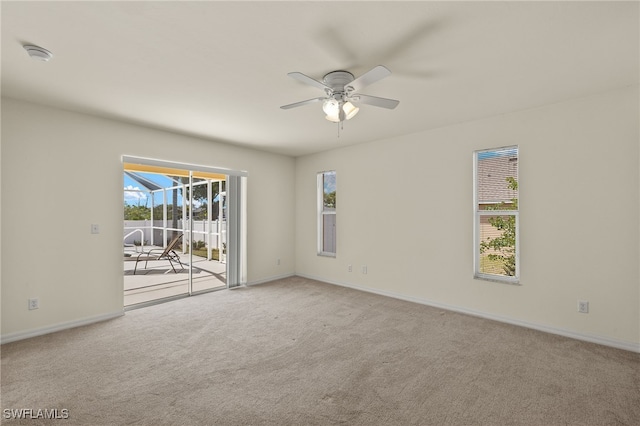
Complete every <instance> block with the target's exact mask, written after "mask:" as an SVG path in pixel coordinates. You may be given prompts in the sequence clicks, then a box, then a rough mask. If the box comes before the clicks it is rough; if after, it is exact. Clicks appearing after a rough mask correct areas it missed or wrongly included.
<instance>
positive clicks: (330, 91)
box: [280, 65, 400, 123]
mask: <svg viewBox="0 0 640 426" xmlns="http://www.w3.org/2000/svg"><path fill="white" fill-rule="evenodd" d="M287 75H288V76H289V77H291V78H295V79H296V80H298V81H301V82H302V83H305V84H308V85H310V86H313V87H317V88H318V89H321V90H324V92H325V96H321V97H318V98H313V99H307V100H306V101H301V102H296V103H293V104H289V105H283V106H281V107H280V108H282V109H290V108H295V107H299V106H302V105H307V104H312V103H315V102H322V110H323V111H324V113H325V114H326V117H325V118H326V119H327V120H329V121H332V122H334V123H342V122H343V121H344V120H350V119H351V118H353V117H355V115H356V114H357V113H358V111H359V110H360V108H358V107H357V106H355V105H354V103H356V104H357V103H363V104H367V105H373V106H377V107H381V108H387V109H394V108H395V107H397V106H398V104H399V103H400V101H397V100H395V99H387V98H379V97H377V96H370V95H364V94H362V93H358V91H359V90H360V89H362V88H364V87H366V86H368V85H370V84H373V83H375V82H376V81H378V80H381V79H383V78H385V77H388V76H389V75H391V71H389V70H388V69H387V68H386V67H384V66H382V65H378V66H377V67H374V68H373V69H371V70H369V71H367V72H366V73H364V74H362V75H361V76H360V77H358V78H354V76H353V74H351V73H350V72H349V71H332V72H330V73H328V74H327V75H325V76H324V77H323V79H322V81H318V80H316V79H313V78H311V77H309V76H307V75H304V74H302V73H301V72H290V73H289V74H287Z"/></svg>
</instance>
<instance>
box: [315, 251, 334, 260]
mask: <svg viewBox="0 0 640 426" xmlns="http://www.w3.org/2000/svg"><path fill="white" fill-rule="evenodd" d="M318 256H322V257H333V258H335V257H336V254H335V253H329V252H325V251H321V252H319V253H318Z"/></svg>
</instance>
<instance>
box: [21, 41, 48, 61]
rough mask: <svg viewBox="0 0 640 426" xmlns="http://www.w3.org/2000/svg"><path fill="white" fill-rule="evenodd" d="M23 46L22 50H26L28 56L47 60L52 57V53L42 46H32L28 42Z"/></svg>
mask: <svg viewBox="0 0 640 426" xmlns="http://www.w3.org/2000/svg"><path fill="white" fill-rule="evenodd" d="M23 47H24V50H26V51H27V53H28V54H29V56H31V57H32V58H33V59H37V60H39V61H48V60H49V59H51V58H53V53H51V52H49V51H48V50H47V49H45V48H43V47H40V46H33V45H30V44H27V45H25V46H23Z"/></svg>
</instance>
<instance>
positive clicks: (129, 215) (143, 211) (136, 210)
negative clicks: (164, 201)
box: [124, 204, 151, 220]
mask: <svg viewBox="0 0 640 426" xmlns="http://www.w3.org/2000/svg"><path fill="white" fill-rule="evenodd" d="M145 219H151V209H150V208H149V207H147V206H132V205H129V204H125V205H124V220H145Z"/></svg>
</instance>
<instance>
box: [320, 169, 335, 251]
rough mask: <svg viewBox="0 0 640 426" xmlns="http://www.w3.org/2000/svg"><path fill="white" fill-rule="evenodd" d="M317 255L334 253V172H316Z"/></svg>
mask: <svg viewBox="0 0 640 426" xmlns="http://www.w3.org/2000/svg"><path fill="white" fill-rule="evenodd" d="M318 255H320V256H334V257H335V255H336V172H335V171H330V172H321V173H318Z"/></svg>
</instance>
